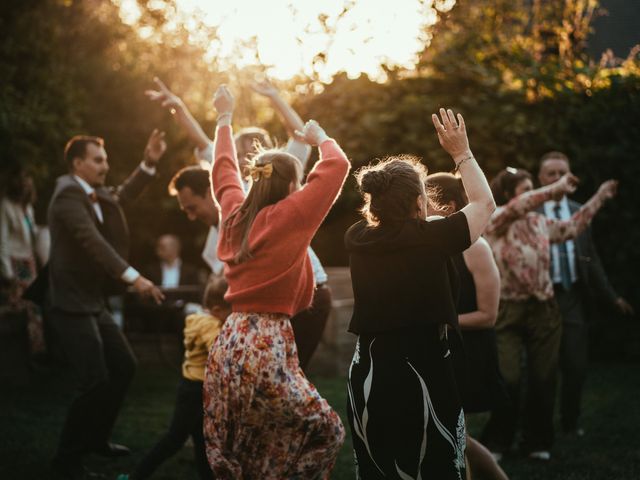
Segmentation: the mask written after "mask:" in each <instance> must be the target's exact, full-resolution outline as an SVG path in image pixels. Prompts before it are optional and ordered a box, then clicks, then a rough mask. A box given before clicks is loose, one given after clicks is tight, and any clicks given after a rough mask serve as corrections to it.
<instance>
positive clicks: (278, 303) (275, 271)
mask: <svg viewBox="0 0 640 480" xmlns="http://www.w3.org/2000/svg"><path fill="white" fill-rule="evenodd" d="M319 149H320V160H319V161H318V162H317V163H316V165H315V166H314V167H313V170H311V172H310V173H309V176H308V177H307V183H306V184H305V185H304V186H303V187H302V188H301V189H300V190H298V191H296V192H293V193H291V194H290V195H289V196H287V197H286V198H285V199H283V200H281V201H279V202H277V203H275V204H273V205H269V206H267V207H264V208H263V209H262V210H260V212H259V213H258V215H257V216H256V218H255V220H254V222H253V226H252V227H251V230H250V232H249V247H250V251H251V254H252V258H250V259H249V260H246V261H244V262H242V263H239V264H235V263H234V262H233V258H234V256H235V254H236V252H237V251H238V250H239V248H240V241H241V235H240V234H239V233H238V232H234V231H233V229H231V231H229V229H227V228H224V227H223V228H222V229H221V236H220V240H219V242H218V257H219V258H220V260H222V261H223V262H224V263H225V266H224V274H225V277H226V279H227V283H228V284H229V289H228V291H227V294H226V296H225V300H227V301H228V302H229V303H230V304H231V305H232V307H233V311H234V312H256V313H283V314H285V315H289V316H293V315H295V314H296V313H298V312H300V311H301V310H304V309H306V308H308V307H309V305H310V304H311V299H312V296H313V283H314V280H313V271H312V269H311V263H310V261H309V256H308V255H307V248H308V247H309V244H310V243H311V239H312V238H313V236H314V235H315V233H316V231H317V230H318V227H319V226H320V224H321V223H322V221H323V220H324V217H325V216H326V215H327V213H328V212H329V209H330V208H331V206H332V205H333V203H334V202H335V200H336V198H338V195H339V194H340V190H341V189H342V185H343V183H344V180H345V178H346V177H347V174H348V172H349V167H350V164H349V161H348V160H347V157H346V155H345V154H344V152H343V151H342V150H341V149H340V147H339V146H338V145H337V143H336V142H335V141H333V140H326V141H324V142H323V143H322V144H321V145H320V146H319ZM211 185H212V188H213V192H214V195H215V198H216V200H217V201H218V203H219V204H220V209H221V215H222V223H224V221H225V220H226V219H227V218H229V215H230V214H231V213H233V212H234V211H235V210H236V209H237V208H238V207H239V206H240V205H241V204H242V202H243V201H244V199H245V196H246V194H245V192H244V189H243V188H242V183H241V180H240V175H239V172H238V162H237V159H236V152H235V145H234V142H233V136H232V132H231V127H229V126H223V127H218V129H217V131H216V140H215V161H214V163H213V167H212V169H211Z"/></svg>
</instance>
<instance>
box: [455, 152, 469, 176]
mask: <svg viewBox="0 0 640 480" xmlns="http://www.w3.org/2000/svg"><path fill="white" fill-rule="evenodd" d="M472 158H474V157H473V155H469V156H468V157H465V158H463V159H462V160H460V161H459V162H458V163H456V168H454V169H453V173H456V172H457V171H458V170H460V165H462V164H463V163H464V162H466V161H467V160H471V159H472Z"/></svg>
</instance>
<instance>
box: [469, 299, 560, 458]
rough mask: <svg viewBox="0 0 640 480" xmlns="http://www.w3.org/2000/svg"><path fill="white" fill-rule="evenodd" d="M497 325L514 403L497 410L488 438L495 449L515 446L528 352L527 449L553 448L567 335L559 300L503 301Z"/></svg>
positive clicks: (487, 430) (503, 370)
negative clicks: (564, 335)
mask: <svg viewBox="0 0 640 480" xmlns="http://www.w3.org/2000/svg"><path fill="white" fill-rule="evenodd" d="M495 329H496V340H497V346H498V361H499V364H500V371H501V373H502V375H503V377H504V380H505V383H506V385H507V390H508V393H509V397H510V398H511V404H510V405H507V406H505V407H502V408H498V409H496V410H494V411H493V412H491V418H490V419H489V422H488V423H487V426H486V427H485V431H484V432H483V436H482V442H483V443H484V444H485V445H487V446H488V447H489V448H491V449H492V450H494V451H502V452H503V451H506V450H508V449H509V448H510V447H511V445H512V443H513V440H514V438H515V434H516V430H517V423H518V416H519V413H520V401H519V397H520V391H521V388H520V378H521V373H522V360H523V358H525V357H524V356H523V355H524V354H526V378H527V386H526V387H527V388H526V392H527V398H526V403H525V419H524V428H523V440H524V445H523V448H524V450H525V451H527V452H532V451H536V450H549V449H550V448H551V446H552V444H553V439H554V432H553V409H554V403H555V393H556V375H557V373H558V355H559V351H560V339H561V334H562V321H561V318H560V312H559V310H558V306H557V304H556V301H555V300H554V299H551V300H548V301H544V302H541V301H538V300H535V299H529V300H524V301H508V300H506V301H505V300H503V301H501V302H500V310H499V312H498V319H497V321H496V326H495Z"/></svg>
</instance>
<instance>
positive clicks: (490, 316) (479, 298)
mask: <svg viewBox="0 0 640 480" xmlns="http://www.w3.org/2000/svg"><path fill="white" fill-rule="evenodd" d="M463 256H464V261H465V263H466V264H467V268H468V269H469V271H470V272H471V275H473V283H474V284H475V287H476V304H477V306H478V309H477V310H476V311H475V312H469V313H463V314H462V315H460V316H459V317H458V321H459V323H460V327H462V328H468V329H480V328H490V327H493V326H494V325H495V323H496V317H497V316H498V303H499V301H500V274H499V272H498V267H497V265H496V262H495V260H494V259H493V254H492V253H491V248H490V247H489V244H488V243H487V241H486V240H485V239H484V238H482V237H480V238H479V239H478V240H477V241H476V242H475V243H474V244H473V245H471V247H469V248H468V249H467V250H465V252H464V253H463Z"/></svg>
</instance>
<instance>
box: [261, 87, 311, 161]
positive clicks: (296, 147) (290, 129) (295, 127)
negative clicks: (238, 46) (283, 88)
mask: <svg viewBox="0 0 640 480" xmlns="http://www.w3.org/2000/svg"><path fill="white" fill-rule="evenodd" d="M251 88H253V90H254V91H255V92H257V93H259V94H260V95H264V96H265V97H267V98H268V99H269V101H270V102H271V105H273V108H274V109H275V110H276V111H277V112H278V113H279V114H280V116H281V117H282V118H283V119H284V125H285V128H286V129H287V133H288V134H289V142H288V143H287V148H286V151H287V152H288V153H290V154H292V155H293V156H294V157H296V158H297V159H298V160H300V162H301V163H302V170H303V171H305V170H306V167H307V162H308V161H309V157H310V156H311V146H310V145H309V144H307V143H305V142H302V141H300V140H298V138H297V137H296V136H295V132H296V131H302V130H303V129H304V122H303V121H302V119H301V118H300V115H298V113H297V112H296V111H295V110H294V109H293V108H291V105H289V104H288V103H287V102H286V101H285V100H284V99H283V98H282V97H281V96H280V93H279V92H278V89H277V88H275V87H274V86H273V85H272V84H271V83H270V82H269V81H268V80H265V81H262V82H255V83H253V84H252V85H251Z"/></svg>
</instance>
